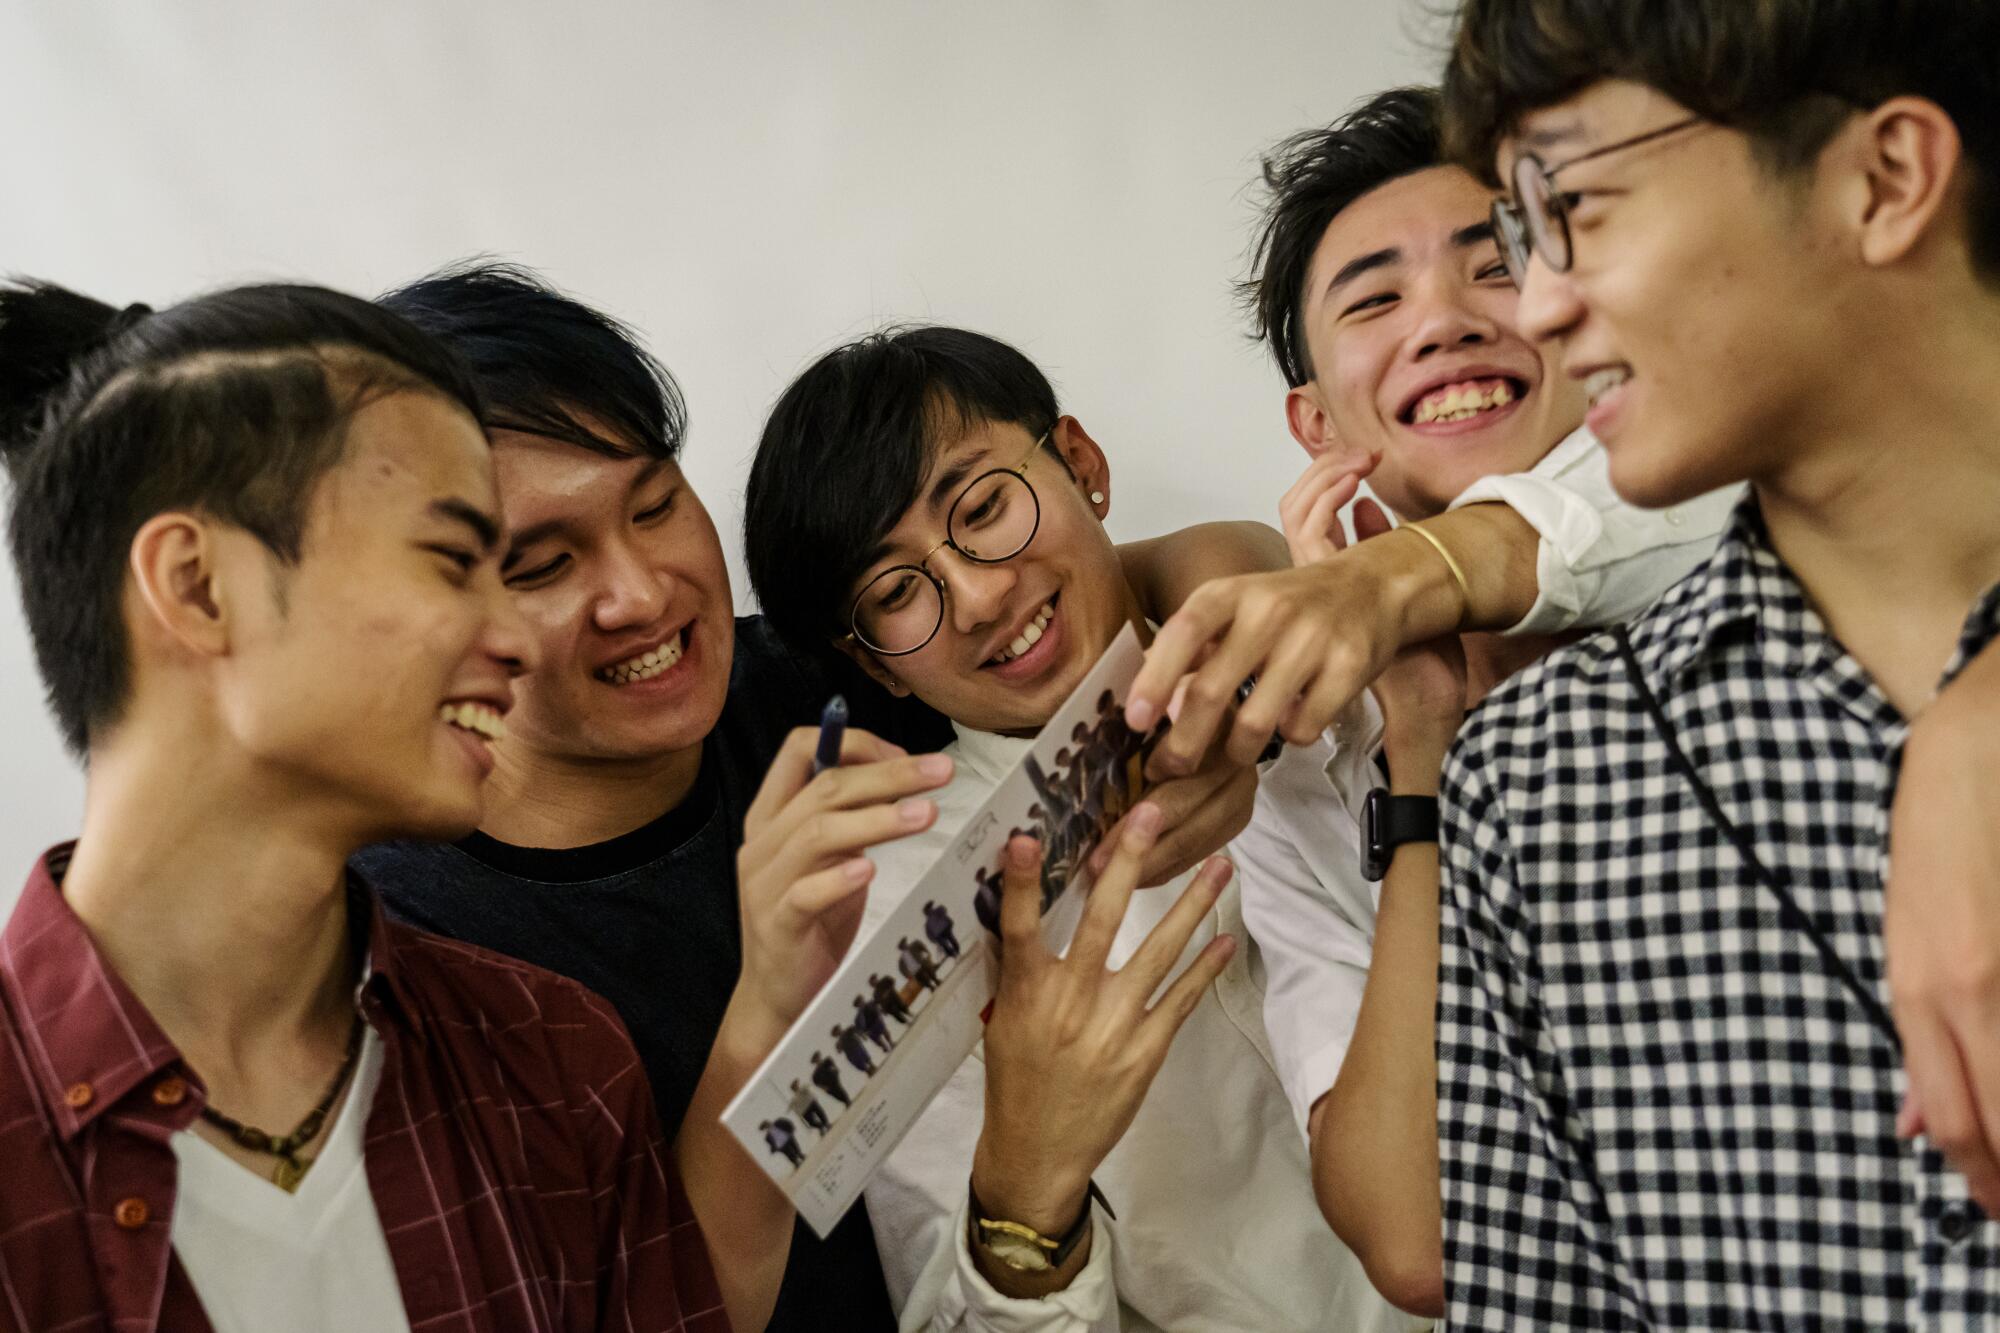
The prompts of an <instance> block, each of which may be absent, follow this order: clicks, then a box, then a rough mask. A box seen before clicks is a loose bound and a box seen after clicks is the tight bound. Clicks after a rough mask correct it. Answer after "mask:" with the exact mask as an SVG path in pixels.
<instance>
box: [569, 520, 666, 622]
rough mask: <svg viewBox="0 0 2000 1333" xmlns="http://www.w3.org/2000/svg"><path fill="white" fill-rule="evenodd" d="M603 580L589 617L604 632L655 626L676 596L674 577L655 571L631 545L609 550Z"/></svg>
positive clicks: (608, 548)
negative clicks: (669, 602) (674, 595)
mask: <svg viewBox="0 0 2000 1333" xmlns="http://www.w3.org/2000/svg"><path fill="white" fill-rule="evenodd" d="M600 576H601V579H602V582H601V584H600V586H599V589H598V593H597V597H596V600H595V602H594V603H593V605H592V606H591V610H590V614H591V619H592V622H593V623H594V624H595V625H596V627H597V628H598V629H599V630H602V631H605V632H612V631H616V630H621V629H630V628H632V627H633V626H645V625H650V624H652V623H653V622H654V621H656V620H658V619H659V618H660V617H661V615H663V614H664V613H665V612H666V609H667V602H668V600H669V599H670V598H671V597H672V595H673V576H672V575H670V574H668V573H667V572H666V571H665V570H663V569H656V568H654V566H653V564H652V562H651V561H649V560H647V559H645V558H644V557H643V555H642V554H641V553H640V552H639V551H638V550H637V549H636V548H635V547H634V546H633V545H632V544H631V543H630V542H615V543H612V544H611V545H610V546H608V547H607V548H606V551H605V556H604V564H603V565H602V567H601V575H600Z"/></svg>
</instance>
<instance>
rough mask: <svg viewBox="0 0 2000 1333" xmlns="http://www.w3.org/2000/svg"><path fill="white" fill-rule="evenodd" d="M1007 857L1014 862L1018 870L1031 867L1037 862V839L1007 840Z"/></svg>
mask: <svg viewBox="0 0 2000 1333" xmlns="http://www.w3.org/2000/svg"><path fill="white" fill-rule="evenodd" d="M1007 859H1008V860H1010V861H1012V862H1013V863H1014V868H1015V869H1016V870H1028V869H1031V868H1032V867H1033V866H1034V864H1035V840H1034V839H1033V838H1010V839H1009V840H1008V842H1007Z"/></svg>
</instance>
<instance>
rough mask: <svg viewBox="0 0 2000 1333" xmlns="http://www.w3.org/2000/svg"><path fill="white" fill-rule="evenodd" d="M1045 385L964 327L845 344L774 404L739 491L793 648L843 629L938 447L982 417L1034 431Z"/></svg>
mask: <svg viewBox="0 0 2000 1333" xmlns="http://www.w3.org/2000/svg"><path fill="white" fill-rule="evenodd" d="M1056 415H1057V408H1056V394H1055V389H1054V388H1053V387H1052V386H1051V385H1050V384H1049V381H1048V377H1047V376H1045V375H1044V374H1042V372H1041V371H1040V370H1039V369H1037V368H1036V366H1035V363H1034V362H1032V361H1030V360H1029V359H1028V358H1027V357H1025V356H1023V355H1022V354H1021V353H1020V352H1019V351H1017V350H1015V349H1014V348H1012V347H1010V346H1008V345H1007V344H1006V343H1003V342H1001V341H1000V340H999V339H997V338H989V337H987V336H986V335H985V334H983V333H973V332H970V331H969V330H966V329H953V328H942V327H936V326H903V327H896V328H889V329H884V330H882V331H880V332H878V333H874V334H871V335H869V336H868V337H866V338H862V339H860V340H859V341H858V342H851V343H848V344H847V345H846V346H844V347H837V348H835V349H834V350H833V351H831V352H828V353H827V354H826V355H825V356H822V357H821V358H820V359H819V360H817V361H815V362H813V364H812V365H811V366H809V367H807V368H806V371H805V373H804V374H802V375H800V376H799V377H798V378H797V379H796V380H794V381H792V384H791V387H789V388H787V389H786V390H785V391H784V393H783V394H782V395H780V396H779V398H778V404H777V406H776V407H774V408H772V409H771V418H770V420H769V421H768V422H766V423H765V426H764V436H763V439H762V440H760V441H759V442H758V445H757V458H756V461H755V462H754V463H752V464H751V467H750V486H749V489H748V491H747V493H746V494H745V496H744V514H743V546H744V554H745V556H746V559H747V562H748V565H749V571H750V584H751V587H752V588H753V589H755V591H756V594H757V600H758V603H759V604H760V605H761V606H762V607H763V610H764V615H765V616H766V617H767V618H768V619H769V620H770V622H771V624H772V627H773V628H775V629H776V630H777V631H778V632H779V633H780V634H782V635H784V636H785V637H786V638H787V639H789V640H791V641H792V642H793V643H795V644H798V645H801V646H803V645H808V644H812V645H823V644H825V643H826V641H827V640H828V639H830V638H838V637H839V636H841V635H843V634H845V633H846V632H847V611H848V606H849V603H850V602H851V600H852V597H853V588H854V581H855V580H856V579H858V578H859V577H860V576H861V574H862V572H863V571H864V570H866V569H867V568H868V566H869V565H870V564H872V563H873V562H874V561H875V560H876V559H877V558H878V556H879V554H880V552H881V547H882V539H883V537H885V536H886V535H887V534H888V532H889V529H891V528H893V527H894V526H895V525H896V523H897V521H898V520H899V519H901V518H902V516H903V513H904V512H905V511H906V510H908V509H909V507H910V506H911V505H912V504H914V503H915V502H916V499H917V494H918V491H919V489H920V488H921V486H922V485H923V481H924V478H925V476H926V475H927V474H928V473H929V471H930V467H931V463H932V462H933V460H934V459H935V458H936V457H937V454H938V451H939V450H940V449H942V448H944V447H945V446H947V445H949V444H951V443H952V442H953V441H954V440H957V439H960V438H962V437H963V436H964V435H965V434H966V432H967V431H968V430H969V429H970V428H971V427H973V426H975V425H978V424H980V423H992V424H996V425H1008V424H1011V425H1019V426H1021V427H1022V428H1023V429H1025V430H1026V431H1027V432H1028V433H1029V434H1031V435H1040V434H1042V433H1043V432H1044V431H1047V430H1049V429H1051V428H1052V427H1053V426H1054V425H1055V422H1056Z"/></svg>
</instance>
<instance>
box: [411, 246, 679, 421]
mask: <svg viewBox="0 0 2000 1333" xmlns="http://www.w3.org/2000/svg"><path fill="white" fill-rule="evenodd" d="M381 304H382V305H384V306H386V307H387V308H389V309H390V310H393V311H395V312H396V313H397V314H399V315H401V316H402V317H403V318H405V319H407V320H409V321H410V322H411V323H412V324H415V325H416V326H417V327H418V328H420V329H422V330H423V331H424V332H426V333H428V334H431V335H432V336H433V337H436V338H438V339H441V340H442V341H444V342H445V343H447V344H449V345H450V346H451V348H452V349H453V350H454V351H456V352H457V353H458V354H459V355H460V356H462V357H464V358H465V361H466V363H467V364H468V365H470V366H471V367H472V374H473V378H474V379H475V380H476V381H477V383H478V385H479V393H480V397H481V398H482V399H483V400H484V401H485V403H486V426H487V429H489V430H512V431H521V432H523V433H525V434H529V435H541V436H545V437H547V438H549V439H554V440H561V441H563V442H564V443H566V444H573V445H576V446H577V447H578V448H581V449H588V450H590V451H591V452H592V453H598V454H603V455H605V456H607V457H610V458H631V457H634V456H641V455H643V456H644V457H647V458H657V459H664V460H667V461H673V460H675V459H677V458H679V457H680V452H681V442H682V440H683V439H684V438H685V436H686V433H687V404H686V403H685V401H684V400H683V399H682V397H681V391H680V386H679V385H677V384H675V383H674V378H673V376H671V375H669V374H668V373H667V368H666V367H665V366H663V365H661V364H660V363H659V361H658V360H657V359H656V358H655V357H654V356H653V355H652V353H650V352H648V351H647V350H646V349H645V348H644V347H643V346H641V345H640V342H639V336H638V334H636V333H634V332H633V331H632V329H631V328H630V327H628V326H627V325H625V324H623V323H620V322H619V321H618V320H616V319H613V318H612V317H611V316H609V315H607V314H605V313H603V312H602V311H600V310H594V309H592V308H591V307H589V306H587V305H585V304H584V303H583V302H581V301H579V300H577V299H576V298H574V297H572V296H569V295H568V294H566V293H564V292H561V291H558V290H557V289H556V288H555V287H554V286H552V285H551V284H550V283H549V281H548V280H547V279H546V278H544V277H542V275H541V274H539V273H536V272H535V271H534V270H533V269H529V268H524V267H522V266H521V265H518V264H504V263H499V262H496V261H492V260H466V261H464V262H461V263H457V264H453V265H451V266H449V267H447V268H442V269H439V270H438V271H437V272H436V273H433V274H431V275H430V276H429V277H425V278H419V279H418V280H417V281H415V282H413V283H411V284H410V285H409V286H407V287H401V288H398V289H397V290H395V291H393V292H389V293H388V294H386V295H384V296H383V297H382V298H381Z"/></svg>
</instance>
